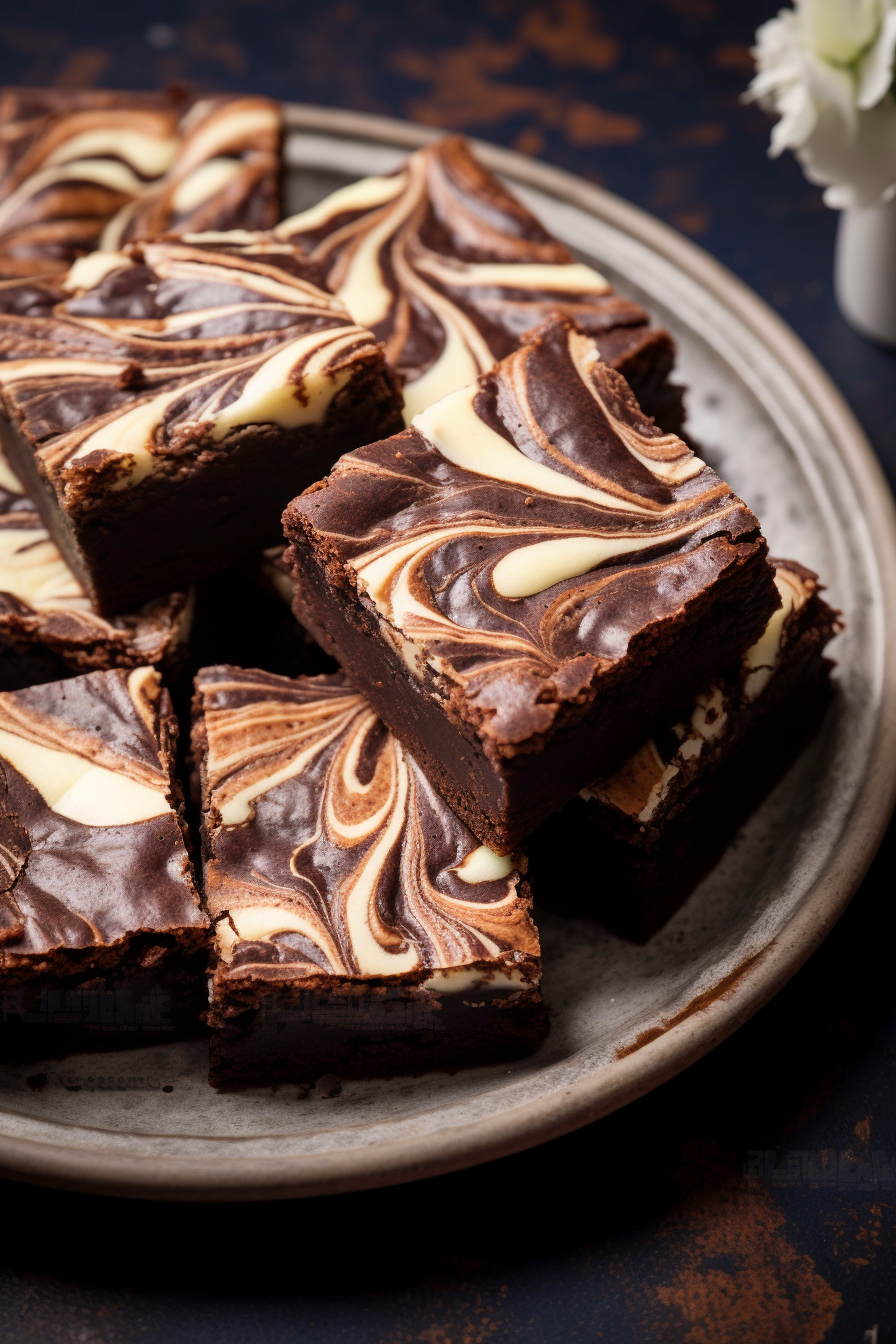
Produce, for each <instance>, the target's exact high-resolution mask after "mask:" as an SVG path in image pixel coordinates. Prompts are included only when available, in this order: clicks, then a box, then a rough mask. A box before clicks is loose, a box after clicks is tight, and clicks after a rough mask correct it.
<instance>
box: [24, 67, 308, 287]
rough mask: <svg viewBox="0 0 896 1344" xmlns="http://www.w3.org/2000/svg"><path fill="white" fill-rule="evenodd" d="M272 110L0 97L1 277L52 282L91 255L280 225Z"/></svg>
mask: <svg viewBox="0 0 896 1344" xmlns="http://www.w3.org/2000/svg"><path fill="white" fill-rule="evenodd" d="M281 133H282V132H281V115H280V109H279V105H278V104H277V103H275V102H272V101H271V100H270V99H268V98H254V97H246V96H242V95H226V96H220V97H216V98H204V99H200V100H197V101H194V100H193V99H192V98H190V97H189V96H188V95H187V94H186V92H184V91H180V90H177V89H174V90H171V91H169V92H167V93H111V92H108V91H106V90H83V91H79V90H67V89H28V88H7V89H4V90H3V91H2V93H0V275H2V276H17V275H20V276H25V275H35V274H39V275H49V274H60V273H62V272H65V271H66V270H68V268H69V266H70V265H71V264H72V262H73V261H74V260H75V259H76V258H77V257H79V256H82V255H84V254H85V253H87V252H92V251H93V250H94V249H95V248H97V247H103V248H106V249H109V248H113V249H114V248H117V247H120V246H121V244H122V243H124V242H126V241H128V240H129V239H135V238H147V237H150V236H152V235H153V234H158V233H163V232H165V231H166V230H170V229H179V230H185V229H205V228H217V229H223V228H256V229H259V228H260V229H264V228H270V227H271V226H272V225H274V224H275V223H276V222H277V220H278V219H279V218H280V213H281V212H280V185H279V182H280V139H281Z"/></svg>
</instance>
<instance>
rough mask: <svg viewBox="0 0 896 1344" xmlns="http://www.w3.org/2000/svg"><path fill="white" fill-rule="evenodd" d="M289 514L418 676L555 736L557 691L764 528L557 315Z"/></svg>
mask: <svg viewBox="0 0 896 1344" xmlns="http://www.w3.org/2000/svg"><path fill="white" fill-rule="evenodd" d="M284 521H285V524H286V530H287V534H288V535H289V536H290V537H291V539H293V540H295V539H296V538H297V537H299V536H300V535H301V533H302V532H303V531H304V530H307V531H308V532H309V534H310V536H311V539H312V544H313V545H315V546H316V547H317V549H318V553H319V554H320V555H321V556H322V557H323V558H324V559H326V560H329V559H331V558H335V559H337V560H338V561H341V562H342V564H343V565H344V566H345V569H346V572H347V575H348V578H349V581H350V582H353V583H355V584H356V585H357V588H358V589H359V591H360V593H361V594H362V600H364V601H365V602H366V603H367V604H368V605H369V606H370V607H372V608H373V609H374V610H375V611H376V612H377V613H378V616H379V618H380V628H381V630H382V632H383V634H384V636H385V637H386V638H387V639H389V640H390V641H391V642H392V643H393V644H394V645H395V646H396V647H397V649H398V651H399V652H400V653H401V655H402V656H403V657H404V659H405V660H406V662H407V663H408V665H409V666H410V667H411V669H412V671H414V672H416V673H417V675H423V674H424V673H425V674H426V675H431V674H432V673H435V674H436V675H437V676H439V675H440V676H441V677H442V678H443V681H442V688H441V689H442V693H448V692H449V691H450V690H451V689H452V687H453V688H454V698H455V700H456V701H457V703H458V705H459V707H460V708H461V710H462V711H463V709H464V706H466V707H468V708H469V707H472V708H473V710H475V711H476V713H478V714H481V715H482V716H483V718H484V719H485V722H484V723H483V731H486V732H488V733H490V734H492V735H493V736H495V737H496V738H498V739H499V740H503V741H504V742H510V743H513V742H519V741H523V740H525V739H526V738H529V737H531V736H532V735H533V734H536V733H539V732H544V731H547V729H548V727H549V726H550V724H551V723H552V721H553V717H554V715H555V714H556V712H557V706H558V703H560V702H561V701H562V700H564V699H566V700H571V699H574V697H575V696H577V695H579V694H581V693H582V691H583V690H584V688H586V687H587V686H588V685H589V683H591V682H592V681H593V679H594V677H595V675H597V674H599V673H601V672H602V671H603V670H605V669H606V668H608V667H610V666H612V665H613V664H616V663H618V662H619V661H620V660H622V659H624V658H625V657H626V654H627V651H628V647H629V643H630V641H631V639H632V638H633V637H634V636H635V635H637V634H638V633H639V632H642V631H645V630H646V629H647V628H648V627H650V626H651V625H658V624H661V623H662V622H664V621H667V620H671V619H674V618H680V617H681V615H682V612H683V610H684V607H685V604H686V603H687V602H688V601H689V600H691V599H693V598H694V597H696V596H697V595H698V594H700V593H701V592H703V591H705V590H707V589H710V588H711V587H712V585H713V584H714V583H715V582H716V580H717V579H718V578H719V577H720V575H721V574H722V573H723V572H724V570H725V569H726V567H727V566H729V565H730V564H731V563H732V561H733V560H734V559H735V558H736V551H735V549H734V545H733V544H732V543H737V542H740V541H744V540H746V541H749V542H754V541H756V539H757V538H758V537H759V535H760V533H759V524H758V522H757V521H756V518H755V517H754V516H753V514H752V513H751V512H750V510H749V509H748V508H747V507H746V506H745V505H744V504H743V503H741V501H740V500H739V499H738V498H737V497H736V496H735V495H733V494H732V492H731V490H730V489H729V487H728V486H727V485H726V484H725V483H724V481H721V480H720V479H719V477H718V476H716V474H715V473H714V472H713V471H711V470H710V468H709V467H707V466H706V465H705V463H703V462H702V461H701V460H700V459H699V458H698V457H695V456H694V454H693V453H692V452H691V450H690V449H689V448H688V447H687V446H686V444H684V443H683V442H682V440H681V439H679V438H677V437H676V436H675V435H674V434H663V433H662V432H661V431H660V430H659V429H658V428H657V427H656V426H655V425H654V423H653V421H652V420H648V419H647V418H646V417H645V416H644V415H643V414H642V413H641V411H640V410H639V409H638V406H637V404H636V403H635V401H634V399H633V397H632V395H631V393H630V391H629V389H628V385H627V384H626V383H625V381H624V380H623V379H622V378H621V377H620V376H619V375H618V374H616V373H615V372H614V371H613V370H612V369H609V368H608V367H607V366H606V365H605V364H602V363H601V362H600V360H599V358H598V355H597V349H596V347H595V344H594V342H593V341H592V340H591V339H590V338H589V337H587V336H584V335H582V334H581V333H580V332H578V331H576V329H575V328H574V327H573V326H572V325H571V324H570V323H568V322H567V321H566V320H564V319H560V318H557V319H552V320H549V322H548V323H546V324H545V325H544V327H543V328H542V329H541V330H540V332H539V333H538V334H537V336H536V337H535V338H534V339H533V340H532V341H531V342H529V343H528V344H526V345H524V346H523V347H522V348H521V349H520V350H519V351H517V352H515V353H514V354H512V355H510V356H508V358H507V359H505V360H503V361H502V362H501V363H500V364H499V365H498V366H497V367H496V369H495V371H494V372H493V373H491V374H487V375H485V376H484V377H482V378H481V379H480V380H479V383H478V385H476V384H474V385H473V386H472V387H468V388H464V389H462V390H461V391H459V392H454V393H451V394H450V395H449V396H447V397H445V398H443V399H442V400H441V401H440V402H437V403H436V405H434V406H432V407H430V408H429V410H427V411H425V412H423V413H422V414H421V415H419V416H417V417H416V418H415V420H414V422H413V425H412V426H411V428H409V429H408V430H405V431H404V432H403V433H401V434H398V435H395V436H394V437H393V438H390V439H384V440H382V441H380V442H379V443H375V444H371V445H370V446H368V447H365V448H359V449H357V450H356V451H355V452H352V453H347V454H346V455H345V456H344V457H342V458H340V460H339V462H337V464H336V466H335V467H334V469H333V472H332V473H331V475H330V476H329V477H328V478H327V480H326V481H325V482H322V483H321V484H320V485H318V486H315V487H312V488H311V490H309V491H306V492H305V494H304V495H302V496H300V498H299V499H297V500H294V501H293V502H292V504H290V505H289V507H288V509H287V511H286V514H285V515H284ZM763 545H764V543H763ZM294 577H295V578H296V579H297V581H298V583H299V585H301V579H302V575H301V571H300V570H298V571H297V572H296V573H295V575H294ZM768 589H769V590H770V592H771V589H772V583H771V573H770V571H769V575H768ZM758 597H759V600H760V602H762V601H763V594H762V593H761V592H760V593H759V594H758ZM772 603H773V599H772V598H771V597H770V596H769V599H768V601H767V602H765V605H766V606H767V607H769V608H771V606H772ZM458 688H459V690H460V700H458Z"/></svg>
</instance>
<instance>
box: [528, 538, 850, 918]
mask: <svg viewBox="0 0 896 1344" xmlns="http://www.w3.org/2000/svg"><path fill="white" fill-rule="evenodd" d="M771 563H772V564H773V566H774V567H775V584H776V586H777V588H778V592H779V593H780V595H781V606H780V607H779V608H778V610H777V611H776V612H775V613H774V615H773V616H772V618H771V620H770V621H769V623H768V626H767V627H766V629H765V630H764V631H763V633H762V635H761V637H760V638H759V639H758V640H757V641H756V643H755V644H754V645H752V647H751V648H749V649H748V650H747V652H746V653H745V654H744V656H743V657H742V658H740V659H738V660H737V662H736V663H734V664H733V665H732V666H731V667H729V668H726V669H725V670H724V672H723V673H722V675H721V676H719V677H717V678H716V679H715V680H714V681H713V682H712V684H710V685H708V686H706V687H705V688H704V690H703V691H702V692H701V693H700V694H699V695H698V696H696V697H695V698H694V699H693V700H692V701H691V702H690V703H689V704H687V705H685V706H684V707H683V708H682V709H681V711H680V713H679V714H678V715H677V716H675V717H673V718H670V719H668V720H667V722H666V723H665V725H664V726H663V728H662V729H661V730H660V731H658V732H655V733H654V735H653V737H651V738H649V739H648V740H647V741H646V742H644V743H642V745H641V746H640V747H639V749H638V750H637V751H636V752H635V753H634V754H633V755H632V756H631V757H630V758H629V760H627V761H626V762H625V764H624V765H623V766H622V767H621V768H620V769H619V770H617V771H615V772H614V773H613V774H611V775H607V776H604V777H603V778H600V779H596V780H595V781H594V782H593V783H592V784H591V785H590V786H589V788H587V789H584V790H583V791H582V793H581V795H580V796H579V797H578V798H576V799H575V800H574V801H573V802H571V803H570V804H569V805H568V807H566V808H564V810H563V811H562V812H561V813H559V814H558V815H557V816H555V817H552V818H550V820H549V821H548V822H546V823H545V825H544V826H543V827H541V828H540V829H539V831H538V833H537V835H536V836H534V837H533V838H532V842H531V846H530V855H531V859H532V863H533V867H534V871H535V881H536V890H537V891H539V892H543V893H544V894H545V896H546V898H547V899H548V902H549V903H554V904H555V903H559V904H561V905H562V906H563V907H564V908H565V909H566V910H567V912H568V911H570V910H573V909H574V910H575V911H576V912H577V913H582V911H583V910H588V911H590V913H592V914H596V915H598V916H599V917H600V918H601V919H603V920H604V921H605V922H606V923H609V924H611V925H612V926H613V927H614V928H616V929H617V930H618V931H619V932H622V933H624V934H627V935H628V936H635V937H639V938H642V937H647V936H649V935H651V934H652V933H654V932H655V931H656V929H657V928H658V927H659V926H661V925H662V924H663V923H664V922H665V921H666V920H667V919H668V918H669V917H670V915H671V914H672V913H673V912H674V910H675V909H676V908H677V907H678V906H679V905H680V903H681V902H682V900H684V898H685V897H686V896H687V895H689V894H690V892H691V891H692V890H693V889H694V887H695V886H696V885H697V883H698V882H699V881H700V880H701V879H702V878H703V877H704V876H705V875H706V874H707V873H708V872H709V871H710V869H711V868H713V867H714V865H715V864H716V863H717V862H718V861H719V859H720V858H721V856H722V854H723V853H724V852H725V850H726V849H727V848H728V845H729V844H730V843H731V840H732V839H733V837H734V835H735V834H736V832H737V831H738V830H739V828H740V827H741V826H742V825H743V823H744V821H745V820H746V819H747V817H748V816H749V815H750V813H751V812H752V811H753V809H754V808H756V807H758V805H759V804H760V803H761V801H762V799H763V798H764V797H765V795H766V794H767V793H768V792H769V790H770V789H771V788H772V787H773V786H774V785H775V784H776V783H777V781H778V780H779V779H780V777H781V776H782V775H783V773H784V772H785V770H787V769H788V768H789V766H790V765H791V764H792V763H793V761H794V760H795V759H796V757H797V755H798V754H799V753H800V751H802V749H803V748H804V747H805V746H806V744H807V742H808V741H809V740H810V738H811V737H812V736H813V734H814V733H815V732H816V731H817V729H818V727H819V725H820V723H821V721H822V719H823V717H824V714H825V711H826V710H827V708H828V705H829V704H830V701H831V696H832V686H831V675H830V674H831V670H832V667H833V664H832V663H831V662H830V660H829V659H827V658H826V657H825V656H824V654H825V646H826V645H827V644H828V642H829V641H830V640H831V638H832V637H833V636H834V635H835V634H837V633H838V632H839V631H840V630H841V629H842V623H841V621H840V617H839V613H838V612H835V611H833V610H832V609H831V607H829V606H828V604H827V603H826V602H825V601H824V600H823V598H822V597H821V592H822V588H821V584H820V583H819V581H818V575H817V574H814V573H813V572H812V571H811V570H810V569H806V568H805V566H803V565H800V564H798V563H797V562H796V561H795V560H773V561H772V562H771ZM596 855H599V863H598V864H597V865H596V864H595V856H596ZM598 874H599V876H598ZM542 875H543V878H544V880H543V881H540V880H539V878H540V877H541V876H542Z"/></svg>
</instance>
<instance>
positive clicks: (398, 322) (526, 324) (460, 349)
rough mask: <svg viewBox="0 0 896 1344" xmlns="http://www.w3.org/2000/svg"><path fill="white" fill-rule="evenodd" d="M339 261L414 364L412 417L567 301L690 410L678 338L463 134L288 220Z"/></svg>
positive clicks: (364, 319)
mask: <svg viewBox="0 0 896 1344" xmlns="http://www.w3.org/2000/svg"><path fill="white" fill-rule="evenodd" d="M278 232H279V233H280V235H281V236H283V237H287V238H291V239H300V240H301V241H302V242H303V243H304V244H305V246H306V247H307V248H308V249H309V251H310V252H311V254H312V255H313V256H314V257H315V258H317V259H318V260H320V261H321V262H322V263H323V264H324V265H325V266H326V267H327V271H328V278H329V283H330V287H331V289H333V290H335V291H336V293H337V294H339V296H340V298H342V299H343V300H344V302H345V303H346V305H347V307H348V309H349V311H350V312H351V313H352V314H353V316H354V317H355V319H356V321H358V322H361V323H363V324H364V325H365V326H367V327H370V328H371V330H372V331H373V332H374V333H375V334H376V336H377V337H378V338H379V339H380V340H382V341H384V342H385V344H386V354H387V357H388V358H389V360H390V362H391V363H392V364H393V365H394V367H395V368H396V369H398V370H399V372H400V373H401V374H402V375H403V376H404V378H405V380H406V385H405V401H406V418H407V419H408V420H410V419H411V418H412V417H413V416H414V415H416V414H417V413H418V412H419V411H422V410H425V408H426V407H427V406H429V405H430V404H431V403H432V402H434V401H437V400H438V398H439V397H441V396H443V395H444V394H445V393H446V392H454V391H456V390H457V389H458V388H460V387H464V386H465V385H466V384H467V383H471V382H472V381H473V380H474V379H475V378H476V376H477V375H478V374H480V373H487V372H488V370H489V369H490V368H491V367H492V364H493V363H494V362H495V360H497V359H503V358H504V357H505V355H509V354H510V353H511V351H513V350H515V349H516V348H517V346H518V345H519V344H520V342H521V341H522V340H523V337H524V335H525V333H526V332H528V331H530V330H532V328H534V327H536V326H538V325H539V323H540V322H541V321H542V320H543V319H544V318H545V317H546V316H547V315H548V314H550V313H551V312H557V311H559V312H562V313H565V314H567V315H568V316H569V317H571V318H573V320H574V321H575V322H576V323H577V325H578V326H579V327H580V328H581V329H582V330H583V331H587V332H588V333H590V334H591V335H593V336H595V337H596V338H597V339H598V342H599V345H600V352H601V356H602V357H603V359H605V360H606V362H607V363H608V364H610V365H611V366H612V367H613V368H614V369H617V370H618V371H619V372H620V373H622V374H623V375H624V376H625V377H626V378H627V380H628V382H629V383H630V384H631V386H632V389H633V390H634V392H635V395H636V396H637V398H638V400H639V402H640V403H641V406H642V407H643V408H644V410H645V411H646V412H647V414H648V415H652V416H655V417H656V420H657V422H658V423H659V424H660V425H661V426H662V427H663V428H664V429H666V430H669V431H673V432H677V431H679V430H680V429H681V427H682V424H683V422H684V406H683V400H682V392H683V389H682V388H680V387H676V386H674V385H673V384H671V383H670V382H669V374H670V373H671V371H672V366H673V363H674V361H675V345H674V342H673V340H672V337H671V336H670V335H669V333H668V332H667V331H664V330H663V329H662V328H658V327H653V326H651V325H650V319H649V317H648V315H647V313H646V312H645V311H644V309H643V308H641V307H639V305H638V304H637V303H633V302H631V300H629V299H625V298H623V297H622V295H621V294H617V293H616V291H615V290H614V289H613V288H612V286H611V285H610V284H609V283H608V281H607V280H606V279H605V278H604V277H603V276H602V275H599V274H598V273H597V271H595V270H593V269H592V268H591V267H590V266H586V265H584V264H583V263H581V262H577V261H576V259H575V257H574V255H573V253H572V252H570V250H569V248H568V247H566V245H565V244H564V243H561V242H559V241H558V240H557V239H556V238H552V237H551V235H550V234H549V233H548V232H547V230H546V229H545V228H543V226H542V225H541V224H540V223H539V222H538V220H537V219H536V218H535V216H534V215H532V214H531V213H530V212H529V211H528V210H527V209H526V207H525V206H524V205H523V204H522V203H521V202H520V201H519V200H517V198H516V197H515V196H514V195H513V194H512V192H510V191H509V190H508V188H507V187H506V186H505V185H504V184H503V183H502V182H500V181H499V180H498V178H496V177H495V176H494V174H493V173H490V172H489V171H488V169H486V168H484V167H483V165H482V164H481V163H480V162H479V161H478V160H477V159H476V158H475V156H474V155H473V153H472V150H471V149H470V146H469V145H468V144H467V142H466V141H465V140H464V139H463V137H461V136H459V135H455V136H450V137H449V138H448V139H445V140H441V141H439V142H437V143H436V144H434V145H429V146H427V147H426V148H425V149H420V150H418V151H417V152H416V153H415V154H412V155H411V157H410V158H409V159H408V161H407V163H405V164H404V166H403V167H401V168H399V169H397V170H396V171H395V172H394V173H391V174H388V175H386V176H383V177H368V178H364V179H363V180H362V181H360V182H356V183H353V184H352V185H350V186H348V187H343V188H341V189H340V190H339V191H336V192H334V193H333V195H332V196H329V197H328V198H327V199H326V200H325V201H323V202H321V203H320V204H318V205H315V206H312V208H311V209H310V210H306V211H305V212H304V213H303V214H301V215H296V216H294V217H293V218H292V219H288V220H286V221H285V222H284V223H283V224H281V225H280V227H279V229H278Z"/></svg>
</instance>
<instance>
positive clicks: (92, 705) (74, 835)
mask: <svg viewBox="0 0 896 1344" xmlns="http://www.w3.org/2000/svg"><path fill="white" fill-rule="evenodd" d="M176 735H177V725H176V720H175V719H174V716H173V714H172V712H171V702H170V698H169V696H168V692H167V691H166V690H164V689H163V687H162V685H161V681H160V678H159V675H158V673H157V672H156V671H155V669H154V668H150V667H143V668H137V669H136V670H134V671H132V672H125V671H122V670H115V671H111V672H91V673H89V674H88V675H86V676H82V677H75V678H73V679H72V680H70V681H62V682H53V683H49V684H47V685H43V686H34V687H31V688H29V689H27V690H21V691H12V692H3V693H2V694H0V868H2V881H0V888H2V890H0V991H2V995H3V1022H4V1025H3V1028H2V1031H0V1045H2V1049H3V1050H4V1051H5V1052H6V1053H10V1052H12V1053H15V1052H17V1051H18V1050H20V1049H21V1048H22V1047H24V1048H25V1049H26V1051H28V1052H29V1053H32V1054H40V1053H41V1052H43V1051H47V1050H49V1051H56V1050H58V1049H59V1048H60V1047H61V1048H75V1047H78V1046H80V1045H83V1043H84V1039H85V1035H90V1034H91V1032H92V1033H93V1035H94V1036H96V1037H99V1038H100V1039H102V1040H104V1041H107V1040H110V1041H112V1042H113V1043H114V1041H115V1040H116V1039H117V1040H118V1042H119V1043H121V1038H122V1037H123V1038H125V1039H126V1040H127V1041H128V1042H129V1043H133V1041H134V1039H135V1038H137V1039H146V1038H147V1036H162V1037H164V1036H165V1034H166V1033H170V1032H173V1031H174V1030H176V1029H178V1028H182V1027H183V1021H182V1020H181V1019H182V1016H183V1014H185V1013H186V1015H187V1017H188V1018H189V1015H190V1011H191V1010H192V1027H193V1029H198V1025H199V1013H200V1011H201V999H202V997H203V995H202V988H203V972H202V962H203V961H204V957H205V951H204V949H205V947H206V945H207V941H208V922H207V920H206V917H205V915H204V914H203V912H202V910H201V908H200V903H199V898H198V896H197V893H196V889H195V886H194V883H193V872H192V866H191V863H190V858H189V855H188V853H187V849H186V845H185V842H184V830H183V821H182V802H181V797H180V792H179V787H178V785H177V782H176V780H175V777H174V770H173V759H174V748H175V742H176ZM197 959H198V960H197ZM91 1019H92V1020H91Z"/></svg>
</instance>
